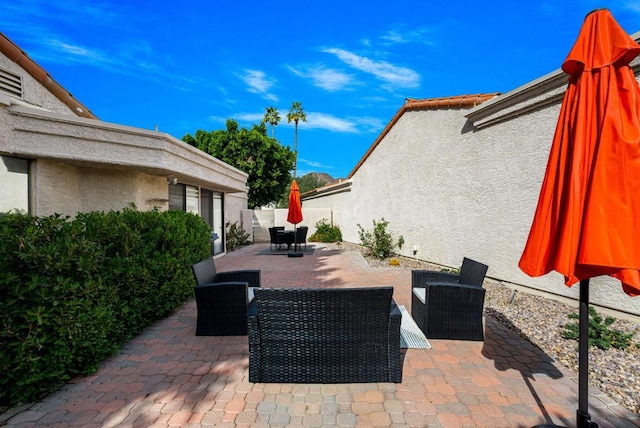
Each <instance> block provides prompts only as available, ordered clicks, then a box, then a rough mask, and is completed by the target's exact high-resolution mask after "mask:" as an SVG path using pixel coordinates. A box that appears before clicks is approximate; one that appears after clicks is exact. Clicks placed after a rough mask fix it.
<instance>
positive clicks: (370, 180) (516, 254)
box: [304, 94, 640, 315]
mask: <svg viewBox="0 0 640 428" xmlns="http://www.w3.org/2000/svg"><path fill="white" fill-rule="evenodd" d="M538 95H539V94H538ZM521 102H523V101H518V103H521ZM481 107H482V106H481ZM481 107H480V108H481ZM559 108H560V104H559V101H558V102H551V101H549V102H546V103H541V104H540V105H539V106H537V107H536V108H533V109H528V111H526V113H523V114H516V115H513V116H512V117H509V118H507V119H503V120H501V121H497V122H496V123H495V124H493V125H491V126H486V127H484V128H482V129H476V128H474V127H473V124H472V123H471V122H470V121H468V120H467V118H466V115H467V114H468V113H469V110H467V109H444V110H419V111H406V112H405V113H404V114H403V115H402V116H401V117H400V119H399V120H398V122H397V123H396V124H395V125H394V126H393V127H392V128H391V130H390V131H389V133H388V134H387V135H386V136H385V137H384V138H383V139H382V140H381V141H380V143H379V144H378V146H377V147H376V148H375V150H373V152H371V154H370V155H369V156H368V157H367V158H366V160H365V162H364V163H363V164H362V165H361V166H360V167H359V168H358V170H357V171H356V172H355V173H354V174H353V176H352V177H351V181H352V185H351V187H350V191H348V192H343V193H336V194H333V195H329V196H325V197H316V198H311V199H305V200H304V204H305V206H307V207H325V208H331V209H332V210H333V219H334V222H335V223H336V224H337V225H338V226H340V228H341V230H342V233H343V237H344V239H345V240H346V241H350V242H355V243H359V242H360V240H359V237H358V229H357V224H361V225H362V226H363V227H364V228H365V229H372V227H373V225H372V220H376V221H378V220H380V219H382V218H384V219H385V220H387V221H389V228H388V231H389V232H391V234H392V235H393V236H394V237H396V238H397V237H398V236H399V235H402V236H403V237H404V240H405V245H404V247H403V249H402V251H401V254H403V255H406V256H410V257H416V258H419V259H422V260H426V261H430V262H433V263H437V264H440V265H444V266H451V267H457V266H459V265H460V263H461V261H462V258H463V257H465V256H466V257H470V258H473V259H475V260H478V261H480V262H483V263H486V264H487V265H489V271H488V275H489V276H490V277H493V278H497V279H500V280H502V281H505V282H507V283H513V284H517V285H523V286H526V287H530V288H533V289H535V290H540V291H543V292H545V293H553V294H555V295H558V296H563V297H570V298H573V299H575V298H577V297H578V286H577V284H576V286H574V287H572V288H568V287H566V286H565V285H564V279H563V278H562V277H561V276H560V275H559V274H557V273H550V274H548V275H545V276H543V277H541V278H530V277H529V276H527V275H525V274H524V273H522V271H520V269H519V268H518V261H519V259H520V256H521V254H522V250H523V248H524V245H525V242H526V239H527V237H528V233H529V228H530V226H531V221H532V219H533V214H534V211H535V207H536V204H537V200H538V194H539V191H540V186H541V183H542V179H543V176H544V171H545V169H546V163H547V158H548V154H549V149H550V146H551V141H552V139H553V134H554V131H555V125H556V123H557V119H558V113H559ZM414 250H416V253H415V255H414V254H413V251H414ZM509 285H510V284H505V286H509ZM407 286H409V284H407ZM590 294H591V296H590V298H591V302H592V303H593V304H595V305H598V306H602V307H608V308H614V309H617V310H621V311H624V312H628V313H630V314H634V315H640V298H631V297H629V296H627V295H626V294H625V293H623V292H622V290H621V287H620V283H619V282H618V281H615V280H612V279H610V278H608V277H603V278H595V279H592V280H591V293H590Z"/></svg>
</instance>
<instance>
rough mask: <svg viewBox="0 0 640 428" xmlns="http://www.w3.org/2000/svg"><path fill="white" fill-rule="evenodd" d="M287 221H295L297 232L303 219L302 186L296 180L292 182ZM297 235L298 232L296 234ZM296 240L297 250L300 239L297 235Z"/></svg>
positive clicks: (295, 246)
mask: <svg viewBox="0 0 640 428" xmlns="http://www.w3.org/2000/svg"><path fill="white" fill-rule="evenodd" d="M287 221H288V222H289V223H293V225H294V226H293V230H294V232H295V230H296V225H297V224H298V223H300V222H301V221H302V202H300V188H299V187H298V183H297V182H296V180H293V181H292V182H291V189H290V190H289V212H288V213H287ZM296 235H297V234H296ZM294 239H295V242H294V251H295V250H297V246H298V239H297V236H296V238H294Z"/></svg>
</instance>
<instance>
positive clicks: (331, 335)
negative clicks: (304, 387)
mask: <svg viewBox="0 0 640 428" xmlns="http://www.w3.org/2000/svg"><path fill="white" fill-rule="evenodd" d="M254 291H255V295H254V296H255V297H254V300H253V301H252V302H251V304H250V305H249V311H248V329H249V381H250V382H264V383H269V382H276V383H362V382H396V383H398V382H401V381H402V366H401V356H400V322H401V313H400V311H399V309H398V307H397V306H396V304H395V302H394V300H393V298H392V294H393V288H392V287H372V288H342V289H339V288H330V289H326V288H325V289H299V288H257V289H255V290H254Z"/></svg>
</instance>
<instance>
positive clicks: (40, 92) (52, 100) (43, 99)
mask: <svg viewBox="0 0 640 428" xmlns="http://www.w3.org/2000/svg"><path fill="white" fill-rule="evenodd" d="M0 67H1V68H3V69H5V70H7V71H9V72H11V73H13V74H16V75H18V76H20V77H21V79H22V101H24V102H26V103H29V104H33V105H34V106H38V107H41V108H43V109H46V110H49V111H53V112H57V113H63V114H66V115H71V116H75V115H76V114H75V113H74V112H73V111H72V110H71V109H70V108H69V107H68V106H67V105H66V104H65V103H63V102H62V101H60V100H59V99H58V98H57V97H56V96H55V95H53V94H52V93H51V92H49V91H48V90H47V88H45V87H44V86H42V85H41V84H40V83H39V82H38V81H37V80H36V79H34V78H33V77H32V76H31V75H30V74H29V73H27V72H25V70H24V69H23V68H22V67H20V66H19V65H18V64H16V63H15V62H14V61H12V60H10V59H9V58H7V57H6V56H5V55H3V54H0ZM14 102H15V100H14Z"/></svg>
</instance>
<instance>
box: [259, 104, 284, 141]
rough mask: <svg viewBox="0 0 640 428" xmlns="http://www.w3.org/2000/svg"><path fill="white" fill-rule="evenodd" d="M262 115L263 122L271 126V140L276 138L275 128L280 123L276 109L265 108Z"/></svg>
mask: <svg viewBox="0 0 640 428" xmlns="http://www.w3.org/2000/svg"><path fill="white" fill-rule="evenodd" d="M266 110H267V111H266V112H265V114H264V119H263V120H264V122H265V123H268V124H269V125H271V138H276V126H278V123H280V114H278V109H277V108H276V107H267V109H266Z"/></svg>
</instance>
